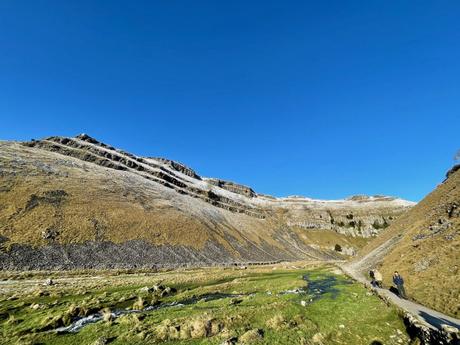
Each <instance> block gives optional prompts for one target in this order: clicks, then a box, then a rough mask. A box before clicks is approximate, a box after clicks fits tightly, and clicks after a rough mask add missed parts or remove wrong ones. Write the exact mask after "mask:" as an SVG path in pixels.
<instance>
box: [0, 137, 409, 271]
mask: <svg viewBox="0 0 460 345" xmlns="http://www.w3.org/2000/svg"><path fill="white" fill-rule="evenodd" d="M0 163H1V166H2V170H1V175H0V177H1V179H0V181H1V184H0V201H1V202H2V204H3V205H7V206H6V207H5V206H4V207H2V208H0V235H1V236H3V238H4V240H3V241H2V242H3V243H2V247H3V248H6V249H5V250H3V252H2V253H3V254H2V255H4V258H3V259H4V260H3V268H4V269H6V268H8V269H12V268H13V269H14V268H20V267H32V268H35V267H44V268H48V267H50V265H51V266H52V267H57V268H60V267H62V268H74V267H109V266H116V267H119V266H123V267H125V266H126V267H129V266H130V265H131V266H136V267H139V266H163V265H171V266H177V265H191V264H193V265H200V264H222V263H232V262H269V261H277V260H296V259H309V260H313V259H314V260H318V259H319V260H328V259H337V258H341V257H342V256H343V255H344V254H346V253H348V254H352V253H353V252H355V251H356V250H357V249H358V248H359V247H360V246H362V245H363V244H364V243H365V242H366V243H367V241H368V240H369V239H370V238H372V237H374V236H376V235H377V234H378V233H379V232H380V231H381V230H382V229H384V228H386V227H387V226H388V225H389V224H391V223H392V222H393V221H394V219H396V218H397V217H398V216H399V215H400V214H401V213H403V212H405V211H406V210H407V209H409V208H410V207H412V206H413V203H412V202H408V201H404V200H402V199H397V198H392V197H383V196H374V197H362V196H361V197H359V196H354V197H352V198H350V199H344V200H332V201H327V200H315V199H310V198H300V199H299V198H293V197H286V198H275V197H271V196H266V195H263V194H258V193H256V192H255V191H254V190H252V188H250V187H248V186H243V185H240V184H237V183H235V182H230V181H224V180H221V179H217V178H204V177H201V176H199V175H198V174H197V173H196V172H195V171H194V170H193V169H192V168H190V167H188V166H186V165H185V164H182V163H179V162H175V161H171V160H169V159H166V158H147V157H140V156H136V155H133V154H131V153H129V152H126V151H123V150H120V149H116V148H115V147H113V146H110V145H107V144H104V143H101V142H99V141H97V140H96V139H94V138H92V137H90V136H88V135H86V134H83V135H79V136H77V137H74V138H70V137H56V136H54V137H48V138H45V139H43V140H34V141H30V142H23V143H20V142H5V141H3V142H0ZM336 245H338V247H336ZM342 247H343V250H342V251H338V250H335V249H334V248H342ZM96 252H99V253H98V254H97V255H96ZM15 253H16V254H17V253H22V254H20V255H19V254H17V255H16V254H15ZM102 253H106V254H105V255H103V254H102ZM114 253H118V254H114ZM114 255H115V256H116V255H118V257H119V258H120V259H119V260H118V259H115V258H114ZM28 257H30V258H33V259H27V260H25V259H24V260H23V259H22V258H28ZM50 257H55V258H56V259H55V260H54V261H53V262H51V261H50Z"/></svg>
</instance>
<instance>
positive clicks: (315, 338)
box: [311, 333, 324, 344]
mask: <svg viewBox="0 0 460 345" xmlns="http://www.w3.org/2000/svg"><path fill="white" fill-rule="evenodd" d="M323 340H324V335H323V334H322V333H316V334H315V335H313V337H312V338H311V341H312V342H313V343H315V344H320V343H322V342H323Z"/></svg>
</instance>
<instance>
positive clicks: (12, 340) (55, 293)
mask: <svg viewBox="0 0 460 345" xmlns="http://www.w3.org/2000/svg"><path fill="white" fill-rule="evenodd" d="M306 273H308V274H309V276H310V279H312V280H315V279H322V278H324V277H327V276H330V275H333V273H331V272H330V270H328V269H327V268H320V269H312V268H302V269H286V268H283V267H277V269H276V270H273V269H272V268H271V267H264V268H257V267H255V268H250V269H248V270H244V271H242V270H233V269H208V270H205V269H203V270H193V271H183V272H170V273H159V274H153V275H136V274H132V275H122V276H106V277H104V278H102V279H107V282H106V284H101V285H96V286H95V285H94V284H96V283H95V282H94V281H91V280H89V281H82V282H78V283H76V284H70V283H69V284H67V285H65V284H63V285H62V286H59V285H61V284H57V285H55V286H51V287H46V288H45V287H41V288H40V289H42V290H48V292H49V293H50V295H49V296H37V295H34V294H33V293H30V287H27V288H22V287H21V283H18V286H17V289H16V290H12V291H16V292H15V295H16V296H17V297H19V298H18V299H16V300H7V299H8V297H10V296H11V292H10V293H9V294H4V295H2V297H1V298H2V300H1V302H0V329H1V331H0V343H1V344H69V345H72V344H75V345H77V344H78V345H82V344H92V343H95V342H96V341H97V340H98V339H100V338H103V337H104V338H106V339H108V340H109V343H110V344H115V345H116V344H157V343H162V344H221V343H222V342H223V341H224V340H226V339H228V338H230V337H238V338H239V340H240V341H241V340H242V339H244V338H245V337H249V335H245V336H242V335H243V334H244V333H246V332H247V331H250V330H254V329H260V330H262V332H263V336H262V337H259V338H257V337H256V338H254V339H252V340H251V339H250V341H249V343H251V344H286V345H287V344H321V343H323V344H356V345H360V344H363V345H369V344H371V343H372V341H375V340H378V341H380V342H382V343H383V344H397V343H396V340H397V339H398V338H402V339H403V340H404V341H405V343H407V342H408V340H407V336H406V335H398V336H395V335H396V332H397V331H396V330H399V331H401V332H403V333H404V334H405V331H404V325H403V323H402V321H401V320H400V318H399V317H398V314H397V312H396V310H394V309H393V308H391V307H388V306H386V305H385V304H384V303H383V302H382V301H381V300H380V299H379V298H377V297H375V296H374V295H371V294H369V293H368V292H367V290H365V289H364V288H363V287H362V286H361V285H359V284H355V283H352V284H350V283H348V282H347V281H346V278H345V277H344V276H336V277H337V285H336V286H335V288H336V289H337V290H338V293H337V294H325V295H323V297H322V298H320V299H318V300H314V301H313V302H312V303H310V304H308V305H307V306H306V307H305V306H302V305H301V301H309V296H307V295H295V294H286V295H278V293H279V292H282V291H285V290H287V289H293V288H298V287H302V286H305V284H306V283H305V281H304V280H303V279H302V277H303V275H304V274H306ZM159 281H161V282H162V284H164V285H167V286H171V287H175V288H176V289H177V290H178V291H177V293H176V294H173V295H170V296H166V297H164V298H160V300H161V302H162V303H167V302H172V301H181V300H185V299H187V298H190V297H192V296H196V297H198V298H199V297H200V296H202V295H205V294H208V293H215V292H219V293H228V294H243V295H244V296H242V297H239V298H223V299H219V300H213V301H204V300H201V301H198V302H197V303H196V304H192V305H185V306H182V307H177V306H176V307H169V308H164V309H160V310H156V311H150V312H142V313H138V314H129V315H125V316H122V317H119V318H117V319H115V320H114V321H108V322H105V321H101V322H98V323H94V324H91V325H88V326H86V327H84V328H83V329H82V330H81V331H80V332H78V333H76V334H56V333H55V332H53V331H52V330H51V331H48V332H47V331H45V329H44V326H45V325H46V324H47V323H48V324H49V323H50V322H49V320H50V319H52V318H58V319H59V318H60V319H61V320H62V316H63V315H66V313H67V314H68V313H69V310H70V309H71V305H72V304H73V305H75V306H80V307H81V306H84V307H85V308H86V309H88V310H100V309H102V308H104V307H109V308H111V309H117V308H126V307H130V306H132V304H133V302H135V301H136V300H137V298H138V296H142V298H144V300H145V301H146V302H147V304H148V303H150V302H151V301H152V300H156V299H157V298H154V297H153V296H150V295H148V294H146V293H144V294H141V293H140V292H139V288H140V287H142V286H152V285H153V284H157V283H158V282H159ZM33 289H36V288H33ZM33 304H39V305H42V306H43V309H37V310H35V309H32V308H30V306H31V305H33ZM2 315H3V316H2ZM15 320H16V321H15ZM18 320H20V321H18ZM47 320H48V321H47ZM181 338H182V339H181ZM315 341H316V342H315Z"/></svg>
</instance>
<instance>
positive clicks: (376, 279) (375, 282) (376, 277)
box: [369, 269, 382, 288]
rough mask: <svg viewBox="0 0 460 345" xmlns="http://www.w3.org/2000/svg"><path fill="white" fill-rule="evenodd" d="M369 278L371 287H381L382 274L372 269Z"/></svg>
mask: <svg viewBox="0 0 460 345" xmlns="http://www.w3.org/2000/svg"><path fill="white" fill-rule="evenodd" d="M369 276H370V277H371V279H372V280H371V285H372V286H373V287H379V288H381V287H382V274H381V273H380V272H379V271H377V270H376V269H373V270H371V271H370V272H369Z"/></svg>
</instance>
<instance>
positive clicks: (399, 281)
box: [393, 271, 407, 299]
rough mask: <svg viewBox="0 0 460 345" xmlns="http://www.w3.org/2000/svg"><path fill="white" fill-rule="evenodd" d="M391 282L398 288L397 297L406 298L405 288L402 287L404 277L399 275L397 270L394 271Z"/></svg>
mask: <svg viewBox="0 0 460 345" xmlns="http://www.w3.org/2000/svg"><path fill="white" fill-rule="evenodd" d="M393 283H394V284H395V285H396V288H397V289H398V294H399V297H401V298H404V299H407V297H406V290H405V289H404V279H403V277H401V276H400V275H399V273H398V271H395V273H394V274H393Z"/></svg>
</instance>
